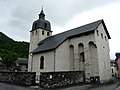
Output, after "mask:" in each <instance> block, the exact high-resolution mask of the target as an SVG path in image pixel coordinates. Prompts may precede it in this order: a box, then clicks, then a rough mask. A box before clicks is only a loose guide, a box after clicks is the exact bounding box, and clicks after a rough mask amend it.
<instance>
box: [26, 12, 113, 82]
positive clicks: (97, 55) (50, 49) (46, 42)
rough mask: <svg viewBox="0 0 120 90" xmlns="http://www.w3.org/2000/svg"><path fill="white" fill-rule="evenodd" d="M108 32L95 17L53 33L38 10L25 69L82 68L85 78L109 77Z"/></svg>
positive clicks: (32, 70)
mask: <svg viewBox="0 0 120 90" xmlns="http://www.w3.org/2000/svg"><path fill="white" fill-rule="evenodd" d="M110 38H111V37H110V35H109V32H108V30H107V28H106V25H105V23H104V21H103V20H98V21H95V22H92V23H89V24H86V25H83V26H80V27H77V28H74V29H71V30H68V31H65V32H62V33H59V34H56V35H52V30H51V24H50V22H49V21H47V20H46V19H45V14H44V11H43V10H41V12H40V14H39V19H38V20H36V21H34V22H33V25H32V30H31V31H30V48H29V61H28V71H30V72H36V75H40V72H60V71H84V72H85V79H86V81H88V82H90V78H91V77H99V79H100V82H101V83H103V82H107V81H109V80H110V79H111V77H112V75H111V69H110V56H109V51H110V49H109V39H110Z"/></svg>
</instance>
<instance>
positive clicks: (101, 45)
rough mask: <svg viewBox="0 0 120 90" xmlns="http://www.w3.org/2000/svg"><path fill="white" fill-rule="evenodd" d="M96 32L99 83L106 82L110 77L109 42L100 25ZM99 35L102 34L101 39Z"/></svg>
mask: <svg viewBox="0 0 120 90" xmlns="http://www.w3.org/2000/svg"><path fill="white" fill-rule="evenodd" d="M97 30H98V33H99V35H97V31H96V34H95V38H96V45H97V51H98V61H99V74H100V80H101V82H107V81H109V80H110V79H111V77H112V76H111V70H110V56H109V51H110V49H109V41H108V37H107V35H106V32H105V30H104V27H103V25H102V24H100V25H99V27H98V28H97ZM101 33H102V34H103V39H102V37H101ZM105 37H106V39H105Z"/></svg>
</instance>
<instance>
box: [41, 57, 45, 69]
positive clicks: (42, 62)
mask: <svg viewBox="0 0 120 90" xmlns="http://www.w3.org/2000/svg"><path fill="white" fill-rule="evenodd" d="M40 69H44V57H43V56H41V58H40Z"/></svg>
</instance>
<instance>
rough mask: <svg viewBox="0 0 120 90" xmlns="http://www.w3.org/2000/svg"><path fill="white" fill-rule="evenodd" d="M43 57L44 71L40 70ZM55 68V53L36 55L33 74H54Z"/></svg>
mask: <svg viewBox="0 0 120 90" xmlns="http://www.w3.org/2000/svg"><path fill="white" fill-rule="evenodd" d="M41 56H43V57H44V69H40V58H41ZM54 67H55V66H54V51H50V52H47V53H46V52H45V53H42V54H35V55H34V57H33V68H32V72H36V74H37V75H39V74H40V72H54Z"/></svg>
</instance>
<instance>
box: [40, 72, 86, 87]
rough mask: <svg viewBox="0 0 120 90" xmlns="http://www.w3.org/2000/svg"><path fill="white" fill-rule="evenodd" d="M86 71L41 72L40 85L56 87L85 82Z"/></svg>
mask: <svg viewBox="0 0 120 90" xmlns="http://www.w3.org/2000/svg"><path fill="white" fill-rule="evenodd" d="M84 76H85V75H84V71H68V72H67V71H66V72H41V74H40V87H42V88H54V87H62V86H67V85H73V84H79V83H83V82H84V78H85V77H84Z"/></svg>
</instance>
